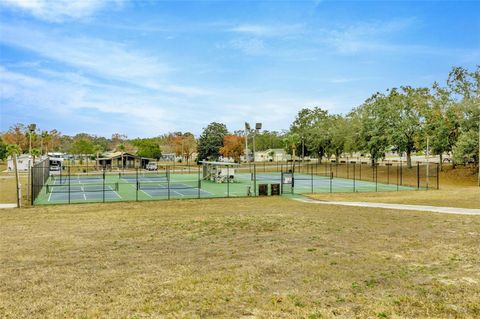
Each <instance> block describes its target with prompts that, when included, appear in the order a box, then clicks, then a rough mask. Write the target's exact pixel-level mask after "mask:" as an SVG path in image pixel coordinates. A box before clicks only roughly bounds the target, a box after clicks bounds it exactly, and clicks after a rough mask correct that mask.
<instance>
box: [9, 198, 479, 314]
mask: <svg viewBox="0 0 480 319" xmlns="http://www.w3.org/2000/svg"><path fill="white" fill-rule="evenodd" d="M0 234H2V235H1V240H0V269H1V271H0V317H2V318H22V317H23V318H26V317H28V318H51V317H66V318H98V317H114V318H159V317H162V318H163V317H166V318H178V317H184V318H207V317H208V318H209V317H221V318H239V317H240V318H334V317H338V318H352V317H357V318H377V317H379V318H427V317H430V318H442V317H444V318H446V317H450V318H452V317H457V318H478V317H480V303H479V302H478V301H479V300H480V248H479V247H480V246H479V243H480V218H479V217H477V216H458V215H444V214H432V213H422V212H406V211H405V212H404V211H393V210H384V209H368V208H360V207H336V206H323V205H322V206H319V205H311V204H305V203H300V202H296V201H292V200H289V199H286V198H250V199H248V198H241V199H211V200H200V201H199V200H184V201H170V202H144V203H114V204H89V205H71V206H41V207H35V208H33V209H21V210H1V211H0Z"/></svg>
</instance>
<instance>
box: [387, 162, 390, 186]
mask: <svg viewBox="0 0 480 319" xmlns="http://www.w3.org/2000/svg"><path fill="white" fill-rule="evenodd" d="M387 184H390V163H387Z"/></svg>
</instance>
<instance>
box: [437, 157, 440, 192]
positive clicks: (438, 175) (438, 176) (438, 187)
mask: <svg viewBox="0 0 480 319" xmlns="http://www.w3.org/2000/svg"><path fill="white" fill-rule="evenodd" d="M437 189H440V164H439V163H437Z"/></svg>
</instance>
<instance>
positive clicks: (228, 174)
mask: <svg viewBox="0 0 480 319" xmlns="http://www.w3.org/2000/svg"><path fill="white" fill-rule="evenodd" d="M227 197H230V166H227Z"/></svg>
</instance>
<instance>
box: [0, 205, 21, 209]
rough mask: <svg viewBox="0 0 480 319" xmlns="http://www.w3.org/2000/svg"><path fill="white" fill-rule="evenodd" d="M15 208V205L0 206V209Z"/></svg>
mask: <svg viewBox="0 0 480 319" xmlns="http://www.w3.org/2000/svg"><path fill="white" fill-rule="evenodd" d="M15 207H17V204H0V209H1V208H15Z"/></svg>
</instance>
